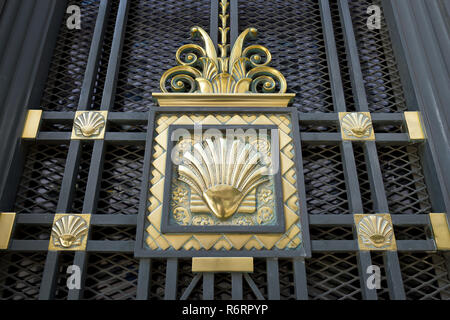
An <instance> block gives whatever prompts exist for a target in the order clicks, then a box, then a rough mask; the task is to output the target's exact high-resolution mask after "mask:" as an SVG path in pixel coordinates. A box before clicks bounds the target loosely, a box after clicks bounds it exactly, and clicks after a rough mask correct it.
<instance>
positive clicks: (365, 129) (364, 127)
mask: <svg viewBox="0 0 450 320" xmlns="http://www.w3.org/2000/svg"><path fill="white" fill-rule="evenodd" d="M341 126H342V130H343V131H344V134H345V135H346V136H347V137H354V138H359V139H361V138H368V137H370V135H371V133H372V130H373V128H372V121H371V120H370V118H369V117H368V116H366V115H365V114H363V113H360V112H351V113H348V114H346V115H345V116H344V117H343V118H342V121H341Z"/></svg>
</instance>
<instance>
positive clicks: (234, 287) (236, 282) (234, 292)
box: [231, 272, 243, 300]
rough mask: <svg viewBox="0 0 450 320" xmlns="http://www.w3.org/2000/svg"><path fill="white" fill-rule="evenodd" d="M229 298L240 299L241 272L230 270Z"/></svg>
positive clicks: (241, 294)
mask: <svg viewBox="0 0 450 320" xmlns="http://www.w3.org/2000/svg"><path fill="white" fill-rule="evenodd" d="M231 299H232V300H242V299H243V291H242V273H241V272H232V273H231Z"/></svg>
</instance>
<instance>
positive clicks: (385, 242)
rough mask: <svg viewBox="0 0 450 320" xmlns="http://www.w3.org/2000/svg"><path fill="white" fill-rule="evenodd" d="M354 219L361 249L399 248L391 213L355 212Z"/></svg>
mask: <svg viewBox="0 0 450 320" xmlns="http://www.w3.org/2000/svg"><path fill="white" fill-rule="evenodd" d="M353 219H354V221H355V228H356V234H357V237H358V247H359V250H361V251H371V250H381V251H396V250H397V243H396V241H395V235H394V227H393V225H392V220H391V215H390V214H389V213H376V214H355V215H353Z"/></svg>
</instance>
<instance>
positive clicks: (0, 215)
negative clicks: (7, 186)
mask: <svg viewBox="0 0 450 320" xmlns="http://www.w3.org/2000/svg"><path fill="white" fill-rule="evenodd" d="M15 219H16V213H15V212H0V250H5V249H8V245H9V240H10V239H11V233H12V229H13V226H14V220H15Z"/></svg>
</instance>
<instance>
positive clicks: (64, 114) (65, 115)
mask: <svg viewBox="0 0 450 320" xmlns="http://www.w3.org/2000/svg"><path fill="white" fill-rule="evenodd" d="M74 118H75V112H72V111H61V112H60V111H44V112H42V120H53V121H59V120H61V121H64V120H66V121H67V120H73V119H74ZM53 121H52V122H53Z"/></svg>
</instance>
